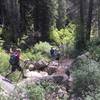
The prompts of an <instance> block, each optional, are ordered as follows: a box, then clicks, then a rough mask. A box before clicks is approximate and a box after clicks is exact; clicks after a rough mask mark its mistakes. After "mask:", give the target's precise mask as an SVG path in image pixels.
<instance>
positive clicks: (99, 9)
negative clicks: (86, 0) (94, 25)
mask: <svg viewBox="0 0 100 100" xmlns="http://www.w3.org/2000/svg"><path fill="white" fill-rule="evenodd" d="M97 4H98V15H97V16H98V36H99V38H100V0H97Z"/></svg>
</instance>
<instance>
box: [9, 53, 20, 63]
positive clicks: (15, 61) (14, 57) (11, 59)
mask: <svg viewBox="0 0 100 100" xmlns="http://www.w3.org/2000/svg"><path fill="white" fill-rule="evenodd" d="M18 60H19V59H18V57H17V56H16V55H14V54H12V55H11V56H10V59H9V63H10V64H11V65H14V64H17V63H18Z"/></svg>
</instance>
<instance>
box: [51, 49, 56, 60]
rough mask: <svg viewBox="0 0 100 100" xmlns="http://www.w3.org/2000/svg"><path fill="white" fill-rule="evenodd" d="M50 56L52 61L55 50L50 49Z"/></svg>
mask: <svg viewBox="0 0 100 100" xmlns="http://www.w3.org/2000/svg"><path fill="white" fill-rule="evenodd" d="M50 55H51V58H52V59H53V60H54V59H55V49H54V48H53V47H51V50H50Z"/></svg>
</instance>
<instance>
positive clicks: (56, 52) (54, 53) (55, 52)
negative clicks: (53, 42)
mask: <svg viewBox="0 0 100 100" xmlns="http://www.w3.org/2000/svg"><path fill="white" fill-rule="evenodd" d="M50 54H51V57H52V59H53V60H54V59H55V60H59V59H60V51H59V50H57V49H54V48H53V47H52V48H51V50H50Z"/></svg>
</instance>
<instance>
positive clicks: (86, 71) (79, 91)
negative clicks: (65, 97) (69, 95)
mask: <svg viewBox="0 0 100 100" xmlns="http://www.w3.org/2000/svg"><path fill="white" fill-rule="evenodd" d="M72 74H73V76H74V77H75V80H74V84H73V85H74V86H73V93H74V94H75V96H76V97H81V98H83V99H84V100H89V99H86V98H88V97H89V98H90V97H91V98H92V99H90V100H99V99H98V97H97V96H98V95H100V94H99V91H100V65H99V64H98V63H97V62H95V61H93V60H91V59H87V61H86V60H85V62H84V61H79V64H77V65H76V66H74V69H73V70H72ZM95 98H97V99H95Z"/></svg>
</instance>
